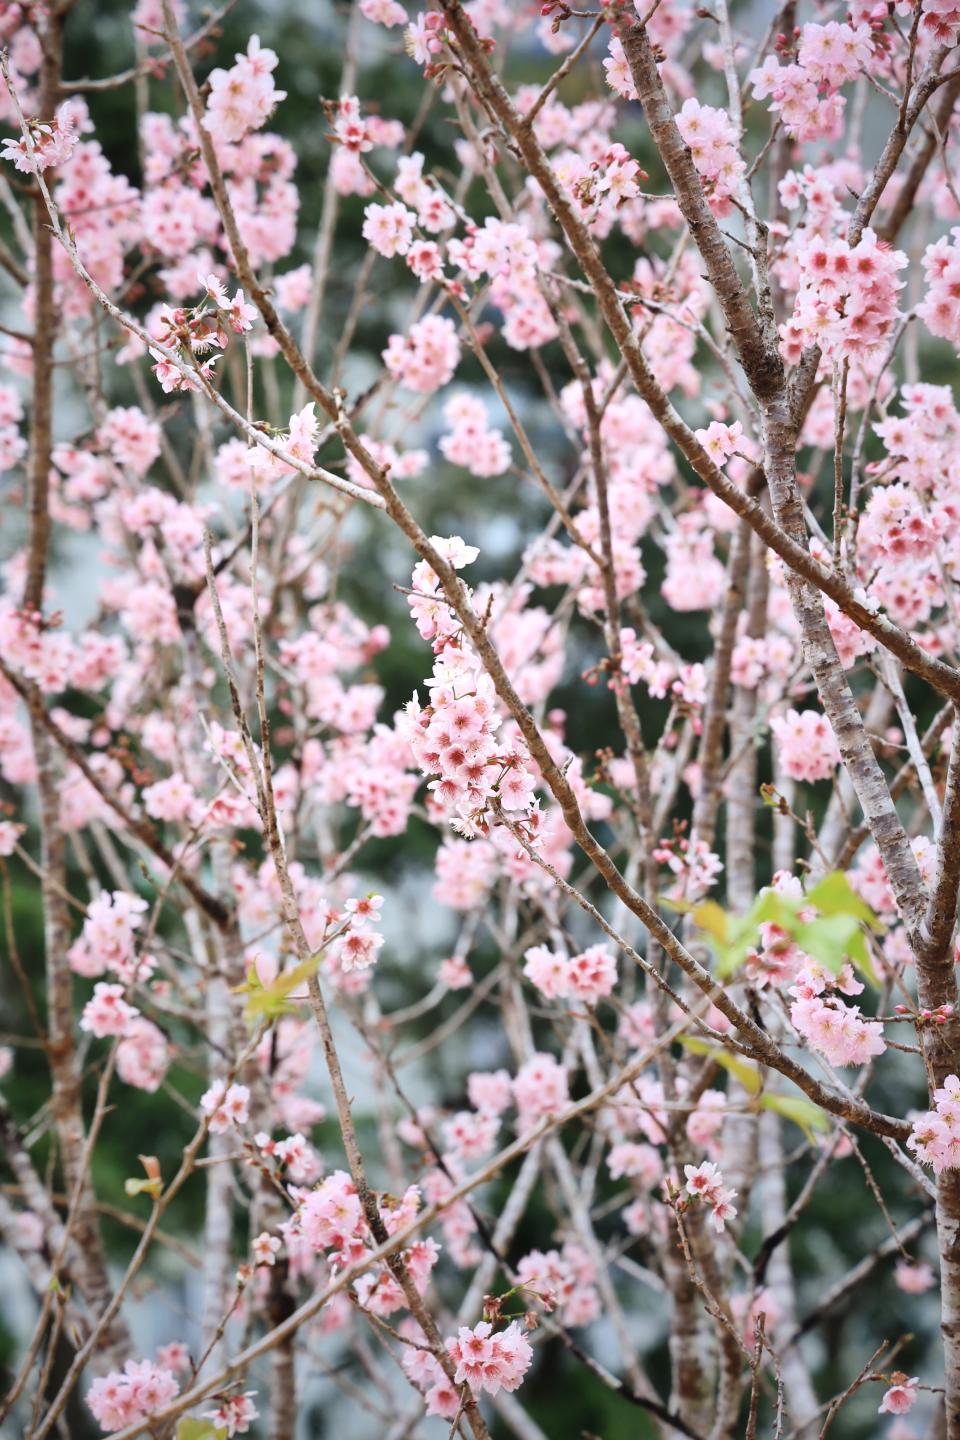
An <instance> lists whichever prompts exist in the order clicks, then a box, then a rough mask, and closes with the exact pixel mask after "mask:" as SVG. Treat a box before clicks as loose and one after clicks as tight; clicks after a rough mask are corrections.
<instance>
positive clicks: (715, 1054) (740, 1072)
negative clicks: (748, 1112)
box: [680, 1035, 763, 1099]
mask: <svg viewBox="0 0 960 1440" xmlns="http://www.w3.org/2000/svg"><path fill="white" fill-rule="evenodd" d="M680 1044H681V1045H683V1046H685V1048H686V1049H687V1050H692V1051H693V1053H694V1054H695V1055H709V1056H710V1059H711V1060H714V1061H716V1063H717V1064H718V1065H719V1066H720V1067H721V1068H722V1069H724V1070H726V1071H727V1073H728V1074H729V1075H732V1076H733V1077H734V1079H736V1080H739V1082H740V1084H741V1085H742V1086H743V1088H744V1090H746V1092H747V1094H748V1095H752V1096H753V1097H754V1099H756V1097H757V1096H758V1095H759V1094H760V1091H761V1090H762V1088H763V1081H762V1080H761V1078H760V1069H759V1066H757V1065H754V1064H753V1062H752V1061H750V1060H743V1059H741V1057H740V1056H739V1055H732V1054H731V1053H730V1051H729V1050H724V1049H723V1048H722V1047H721V1046H720V1045H712V1044H711V1043H710V1041H709V1040H701V1039H700V1037H699V1036H697V1035H681V1036H680Z"/></svg>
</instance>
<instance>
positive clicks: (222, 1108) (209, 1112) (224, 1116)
mask: <svg viewBox="0 0 960 1440" xmlns="http://www.w3.org/2000/svg"><path fill="white" fill-rule="evenodd" d="M200 1109H201V1110H202V1111H203V1113H204V1115H206V1117H207V1128H208V1129H209V1131H210V1133H211V1134H212V1135H224V1134H226V1132H227V1131H228V1130H231V1129H233V1128H234V1127H235V1126H239V1125H245V1124H246V1123H247V1121H248V1120H249V1119H250V1090H249V1088H248V1087H247V1086H246V1085H228V1084H227V1083H226V1081H224V1080H217V1081H215V1083H214V1084H213V1085H211V1086H210V1089H209V1090H205V1091H204V1093H203V1094H202V1095H201V1096H200Z"/></svg>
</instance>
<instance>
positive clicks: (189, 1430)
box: [177, 1415, 227, 1440]
mask: <svg viewBox="0 0 960 1440" xmlns="http://www.w3.org/2000/svg"><path fill="white" fill-rule="evenodd" d="M226 1433H227V1432H226V1429H224V1428H223V1427H222V1426H220V1425H211V1423H210V1421H209V1420H195V1419H194V1417H193V1416H192V1415H187V1416H186V1417H185V1418H184V1419H183V1420H181V1421H180V1424H179V1425H178V1426H177V1440H223V1437H224V1435H226Z"/></svg>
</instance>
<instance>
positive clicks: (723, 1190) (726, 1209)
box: [683, 1160, 737, 1232]
mask: <svg viewBox="0 0 960 1440" xmlns="http://www.w3.org/2000/svg"><path fill="white" fill-rule="evenodd" d="M683 1173H684V1175H685V1176H686V1184H685V1185H684V1187H683V1188H684V1190H685V1191H686V1193H687V1194H688V1195H689V1196H690V1197H691V1198H692V1199H695V1200H701V1201H702V1202H703V1204H704V1205H706V1206H707V1207H708V1209H709V1211H710V1223H711V1225H712V1226H713V1228H714V1230H716V1231H718V1232H721V1231H723V1230H725V1229H726V1227H727V1221H728V1220H734V1219H736V1215H737V1207H736V1206H735V1205H734V1204H733V1201H734V1200H735V1199H736V1195H737V1192H736V1190H731V1188H730V1187H729V1186H728V1185H725V1184H724V1183H723V1175H722V1173H721V1171H720V1167H719V1166H718V1165H715V1164H714V1163H713V1161H711V1160H704V1161H703V1163H702V1164H701V1165H685V1166H684V1167H683Z"/></svg>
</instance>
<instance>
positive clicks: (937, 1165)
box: [907, 1075, 960, 1175]
mask: <svg viewBox="0 0 960 1440" xmlns="http://www.w3.org/2000/svg"><path fill="white" fill-rule="evenodd" d="M933 1100H934V1108H933V1109H932V1110H928V1111H926V1113H925V1114H923V1115H917V1116H915V1117H914V1121H913V1129H912V1131H911V1132H910V1138H909V1139H908V1140H907V1144H908V1145H909V1147H910V1149H911V1150H912V1151H913V1152H914V1154H915V1155H916V1156H917V1158H918V1159H919V1160H922V1161H923V1162H924V1164H925V1165H932V1166H933V1170H934V1173H935V1174H937V1175H939V1174H940V1173H941V1171H943V1170H956V1169H957V1168H958V1167H960V1077H958V1076H956V1075H948V1076H947V1077H946V1079H945V1080H944V1082H943V1084H942V1085H941V1086H940V1087H939V1088H938V1089H936V1090H935V1091H934V1092H933Z"/></svg>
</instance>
